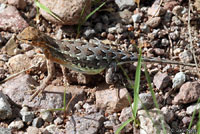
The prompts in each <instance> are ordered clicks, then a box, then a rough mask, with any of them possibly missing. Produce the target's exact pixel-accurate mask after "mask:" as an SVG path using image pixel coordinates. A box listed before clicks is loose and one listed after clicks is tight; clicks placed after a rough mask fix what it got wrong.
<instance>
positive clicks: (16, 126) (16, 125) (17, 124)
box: [8, 119, 24, 130]
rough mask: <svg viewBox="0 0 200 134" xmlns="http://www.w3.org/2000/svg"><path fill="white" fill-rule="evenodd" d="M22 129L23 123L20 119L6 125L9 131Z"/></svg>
mask: <svg viewBox="0 0 200 134" xmlns="http://www.w3.org/2000/svg"><path fill="white" fill-rule="evenodd" d="M23 127H24V123H23V121H22V120H21V119H16V120H14V121H12V122H11V123H10V124H9V125H8V128H10V129H16V130H19V129H21V128H23Z"/></svg>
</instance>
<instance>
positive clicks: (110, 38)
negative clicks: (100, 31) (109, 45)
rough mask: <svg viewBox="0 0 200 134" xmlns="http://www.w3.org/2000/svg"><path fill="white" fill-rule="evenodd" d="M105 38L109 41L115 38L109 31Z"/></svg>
mask: <svg viewBox="0 0 200 134" xmlns="http://www.w3.org/2000/svg"><path fill="white" fill-rule="evenodd" d="M107 39H109V40H111V41H114V40H115V36H114V35H113V34H111V33H108V35H107Z"/></svg>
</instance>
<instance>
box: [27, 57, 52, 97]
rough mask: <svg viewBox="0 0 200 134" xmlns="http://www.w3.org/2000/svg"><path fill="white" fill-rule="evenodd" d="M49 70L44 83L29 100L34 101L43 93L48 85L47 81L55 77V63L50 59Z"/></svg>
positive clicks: (48, 62)
mask: <svg viewBox="0 0 200 134" xmlns="http://www.w3.org/2000/svg"><path fill="white" fill-rule="evenodd" d="M47 71H48V76H47V77H46V78H45V79H44V81H43V82H42V84H41V85H40V86H39V87H38V88H37V90H36V91H35V92H34V93H33V95H32V96H31V97H30V100H29V101H32V100H33V99H34V98H35V97H36V96H37V95H39V94H40V93H42V91H43V90H44V89H45V87H46V86H47V83H48V82H49V81H50V80H51V78H52V77H53V73H54V72H55V68H54V63H53V62H51V61H50V60H47Z"/></svg>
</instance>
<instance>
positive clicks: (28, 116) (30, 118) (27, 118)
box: [20, 112, 34, 123]
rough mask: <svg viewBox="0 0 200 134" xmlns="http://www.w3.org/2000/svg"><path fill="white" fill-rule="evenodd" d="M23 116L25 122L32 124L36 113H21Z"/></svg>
mask: <svg viewBox="0 0 200 134" xmlns="http://www.w3.org/2000/svg"><path fill="white" fill-rule="evenodd" d="M20 113H21V115H22V120H23V122H27V123H30V122H32V121H33V118H34V112H20Z"/></svg>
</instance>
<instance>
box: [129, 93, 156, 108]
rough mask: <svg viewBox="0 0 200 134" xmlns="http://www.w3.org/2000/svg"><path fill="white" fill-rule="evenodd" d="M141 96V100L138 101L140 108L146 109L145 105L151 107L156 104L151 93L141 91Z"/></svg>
mask: <svg viewBox="0 0 200 134" xmlns="http://www.w3.org/2000/svg"><path fill="white" fill-rule="evenodd" d="M139 98H140V100H139V103H138V110H140V109H144V107H143V106H145V109H150V108H152V107H153V106H154V102H153V97H152V95H151V93H140V94H139ZM132 106H133V104H132Z"/></svg>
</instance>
